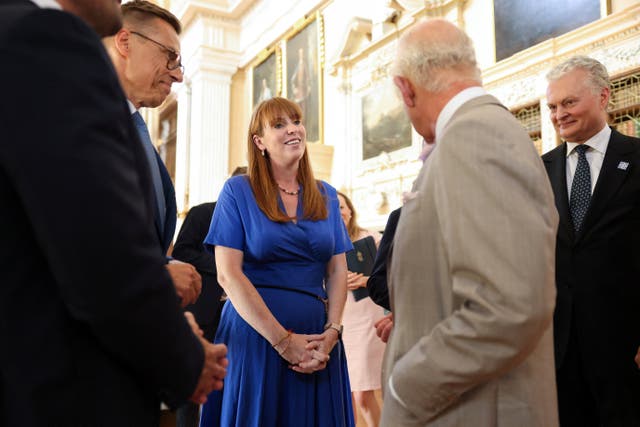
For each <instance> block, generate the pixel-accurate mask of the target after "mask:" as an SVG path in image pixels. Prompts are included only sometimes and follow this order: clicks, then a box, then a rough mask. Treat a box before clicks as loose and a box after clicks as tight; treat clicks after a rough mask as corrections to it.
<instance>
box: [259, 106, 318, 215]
mask: <svg viewBox="0 0 640 427" xmlns="http://www.w3.org/2000/svg"><path fill="white" fill-rule="evenodd" d="M282 117H289V118H290V119H291V120H300V121H302V110H301V109H300V107H299V106H298V104H296V103H294V102H292V101H289V100H288V99H285V98H280V97H276V98H271V99H268V100H266V101H263V102H262V103H260V104H259V105H258V106H257V107H256V109H255V110H254V111H253V115H252V116H251V121H250V122H249V132H248V136H247V143H248V146H247V151H248V157H249V169H248V171H247V175H249V182H250V183H251V189H252V190H253V195H254V196H255V198H256V203H257V204H258V207H259V208H260V210H261V211H262V212H264V214H265V215H266V216H267V217H268V218H269V219H270V220H272V221H276V222H289V221H291V218H290V217H289V216H288V215H287V214H286V212H284V211H283V210H282V209H280V207H279V206H278V196H279V189H278V183H277V182H276V180H275V179H274V178H273V172H272V170H271V162H270V161H269V156H268V154H267V155H266V156H263V155H262V153H261V152H260V149H259V148H258V146H257V145H256V144H255V143H254V142H253V137H254V136H256V135H257V136H259V137H262V136H264V130H265V127H266V126H274V125H275V123H276V122H277V121H278V119H280V118H282ZM297 179H298V182H299V183H300V185H301V186H302V206H303V218H305V219H309V220H312V221H319V220H322V219H326V218H327V217H328V216H329V215H328V211H327V204H326V197H327V196H326V194H325V189H324V187H323V186H322V184H321V183H320V182H319V181H316V179H315V178H314V176H313V171H312V170H311V163H310V161H309V155H308V153H307V150H306V149H305V151H304V154H303V155H302V158H301V159H300V163H299V164H298V174H297Z"/></svg>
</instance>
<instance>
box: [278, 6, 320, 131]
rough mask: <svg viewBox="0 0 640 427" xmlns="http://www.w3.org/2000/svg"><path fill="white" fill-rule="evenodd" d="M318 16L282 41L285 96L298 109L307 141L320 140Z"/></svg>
mask: <svg viewBox="0 0 640 427" xmlns="http://www.w3.org/2000/svg"><path fill="white" fill-rule="evenodd" d="M319 19H320V18H319V17H315V18H314V19H313V20H312V21H310V22H308V23H307V24H306V25H305V26H304V27H303V28H302V29H301V30H300V31H298V32H295V33H294V34H293V35H292V36H291V37H289V38H288V39H287V41H286V57H287V61H286V64H287V65H286V97H287V98H288V99H290V100H292V101H294V102H296V103H297V104H298V105H299V106H300V108H301V109H302V114H303V117H304V120H303V121H304V125H305V128H306V130H307V140H308V141H310V142H319V141H320V140H321V126H322V117H321V114H322V104H321V102H322V100H321V98H320V93H321V81H320V79H321V77H322V72H321V64H320V60H319V55H318V45H319V37H320V35H319V30H318V21H319Z"/></svg>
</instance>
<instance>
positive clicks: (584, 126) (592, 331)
mask: <svg viewBox="0 0 640 427" xmlns="http://www.w3.org/2000/svg"><path fill="white" fill-rule="evenodd" d="M547 78H548V80H549V86H548V89H547V102H548V105H549V111H550V117H551V122H552V123H553V125H554V127H555V128H556V132H557V133H558V135H559V136H560V138H562V140H563V141H564V142H563V143H562V144H561V145H559V146H558V147H556V148H555V149H554V150H552V151H550V152H549V153H547V154H545V155H544V156H543V157H542V158H543V160H544V164H545V167H546V169H547V173H548V174H549V179H550V181H551V185H552V187H553V191H554V193H555V202H556V207H557V208H558V212H559V214H560V225H559V228H558V236H557V248H556V284H557V289H558V292H557V303H556V309H555V314H554V335H555V340H554V341H555V356H556V369H557V384H558V405H559V412H560V424H561V425H562V426H563V427H564V426H580V427H588V426H632V425H634V426H636V425H640V405H638V402H640V372H639V371H638V369H637V367H636V365H635V363H634V356H635V354H636V349H637V347H638V344H639V343H640V330H639V329H638V328H636V327H633V325H635V324H636V323H637V312H638V309H637V305H638V301H640V285H639V284H640V139H638V138H632V137H628V136H625V135H622V134H620V133H618V132H616V131H615V130H613V129H611V128H610V127H609V126H608V125H607V118H608V117H607V104H608V102H609V96H610V89H609V85H610V83H609V76H608V73H607V70H606V68H605V67H604V65H602V64H601V63H599V62H598V61H596V60H594V59H591V58H587V57H584V56H579V57H574V58H570V59H569V60H567V61H566V62H563V63H561V64H559V65H558V66H556V67H555V68H554V69H552V70H551V71H550V72H549V74H548V75H547Z"/></svg>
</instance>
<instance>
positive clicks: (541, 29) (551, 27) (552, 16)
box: [493, 0, 600, 61]
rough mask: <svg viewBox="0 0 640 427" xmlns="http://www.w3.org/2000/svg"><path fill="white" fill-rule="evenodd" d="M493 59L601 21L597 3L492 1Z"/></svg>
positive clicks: (573, 0) (593, 0) (592, 0)
mask: <svg viewBox="0 0 640 427" xmlns="http://www.w3.org/2000/svg"><path fill="white" fill-rule="evenodd" d="M493 8H494V16H495V30H496V31H495V37H496V60H497V61H500V60H502V59H505V58H508V57H509V56H511V55H513V54H514V53H517V52H520V51H521V50H524V49H526V48H528V47H531V46H533V45H535V44H538V43H540V42H543V41H545V40H548V39H550V38H552V37H557V36H559V35H562V34H564V33H566V32H569V31H571V30H574V29H576V28H578V27H581V26H583V25H585V24H588V23H589V22H593V21H596V20H598V19H599V18H600V0H571V1H561V2H558V1H555V0H520V1H513V0H494V2H493Z"/></svg>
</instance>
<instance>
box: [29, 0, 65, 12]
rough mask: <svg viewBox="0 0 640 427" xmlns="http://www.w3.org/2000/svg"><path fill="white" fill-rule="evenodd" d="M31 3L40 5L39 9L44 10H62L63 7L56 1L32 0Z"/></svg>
mask: <svg viewBox="0 0 640 427" xmlns="http://www.w3.org/2000/svg"><path fill="white" fill-rule="evenodd" d="M31 1H32V2H34V3H35V4H36V5H38V7H41V8H43V9H58V10H62V6H60V4H58V2H57V1H56V0H31Z"/></svg>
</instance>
